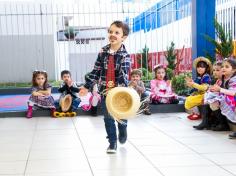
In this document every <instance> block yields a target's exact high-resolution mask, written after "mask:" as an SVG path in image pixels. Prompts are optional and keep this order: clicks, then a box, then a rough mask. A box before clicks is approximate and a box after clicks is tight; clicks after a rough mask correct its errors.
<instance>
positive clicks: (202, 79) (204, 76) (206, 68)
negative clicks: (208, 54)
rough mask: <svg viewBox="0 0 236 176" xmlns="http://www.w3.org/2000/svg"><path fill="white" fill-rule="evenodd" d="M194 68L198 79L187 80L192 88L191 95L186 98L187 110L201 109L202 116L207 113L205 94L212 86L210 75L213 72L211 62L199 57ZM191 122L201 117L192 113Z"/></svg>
mask: <svg viewBox="0 0 236 176" xmlns="http://www.w3.org/2000/svg"><path fill="white" fill-rule="evenodd" d="M193 66H194V68H195V69H196V73H197V77H196V79H195V80H194V81H193V80H192V78H188V77H187V78H186V80H185V81H186V84H187V86H188V87H190V88H192V90H191V93H192V94H191V95H190V96H188V97H187V98H186V101H185V109H187V110H190V109H192V108H194V107H199V110H200V114H202V111H205V108H206V107H205V106H202V105H203V104H204V94H205V92H206V91H207V89H208V87H209V85H210V84H211V77H210V74H211V72H212V64H211V61H210V60H209V59H207V58H205V57H198V58H196V59H195V60H194V63H193ZM188 118H189V119H190V120H197V119H199V118H200V115H198V114H195V113H192V114H191V115H189V116H188Z"/></svg>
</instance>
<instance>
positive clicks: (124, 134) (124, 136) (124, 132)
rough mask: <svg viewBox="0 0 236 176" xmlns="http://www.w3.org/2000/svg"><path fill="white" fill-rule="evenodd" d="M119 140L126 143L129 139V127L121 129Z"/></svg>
mask: <svg viewBox="0 0 236 176" xmlns="http://www.w3.org/2000/svg"><path fill="white" fill-rule="evenodd" d="M118 138H119V142H120V143H121V144H124V143H125V142H126V140H127V129H126V128H125V129H124V130H122V131H121V130H119V137H118Z"/></svg>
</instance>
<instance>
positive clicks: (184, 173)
mask: <svg viewBox="0 0 236 176" xmlns="http://www.w3.org/2000/svg"><path fill="white" fill-rule="evenodd" d="M160 170H161V172H162V173H163V174H164V175H165V176H233V175H232V174H230V173H229V172H227V171H225V170H224V169H222V168H219V167H217V166H191V167H162V168H160Z"/></svg>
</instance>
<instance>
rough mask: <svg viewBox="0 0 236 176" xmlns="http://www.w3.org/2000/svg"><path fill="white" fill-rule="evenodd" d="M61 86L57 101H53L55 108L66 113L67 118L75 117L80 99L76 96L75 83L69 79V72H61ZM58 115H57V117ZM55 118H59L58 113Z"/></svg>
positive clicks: (77, 89) (76, 88)
mask: <svg viewBox="0 0 236 176" xmlns="http://www.w3.org/2000/svg"><path fill="white" fill-rule="evenodd" d="M61 79H62V80H63V83H62V84H61V86H60V88H59V89H58V92H60V93H61V95H60V98H59V100H57V101H55V105H56V108H57V109H58V110H59V109H60V110H61V111H62V112H68V111H70V113H67V114H68V116H76V110H77V109H78V107H79V104H80V99H79V98H78V96H77V93H78V92H79V88H78V87H77V85H76V83H75V82H73V81H72V79H71V72H70V71H69V70H63V71H62V72H61ZM57 114H58V115H57ZM55 116H60V113H57V112H55Z"/></svg>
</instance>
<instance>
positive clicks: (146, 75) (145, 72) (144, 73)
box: [141, 68, 153, 81]
mask: <svg viewBox="0 0 236 176" xmlns="http://www.w3.org/2000/svg"><path fill="white" fill-rule="evenodd" d="M141 70H142V78H141V79H142V80H143V81H145V80H151V79H153V75H152V72H150V71H148V70H147V69H146V68H141Z"/></svg>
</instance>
